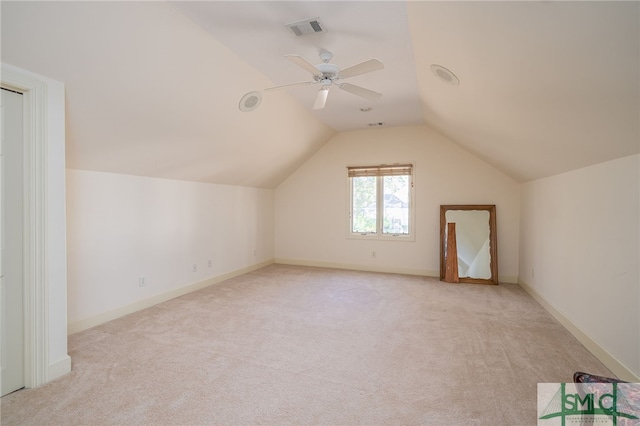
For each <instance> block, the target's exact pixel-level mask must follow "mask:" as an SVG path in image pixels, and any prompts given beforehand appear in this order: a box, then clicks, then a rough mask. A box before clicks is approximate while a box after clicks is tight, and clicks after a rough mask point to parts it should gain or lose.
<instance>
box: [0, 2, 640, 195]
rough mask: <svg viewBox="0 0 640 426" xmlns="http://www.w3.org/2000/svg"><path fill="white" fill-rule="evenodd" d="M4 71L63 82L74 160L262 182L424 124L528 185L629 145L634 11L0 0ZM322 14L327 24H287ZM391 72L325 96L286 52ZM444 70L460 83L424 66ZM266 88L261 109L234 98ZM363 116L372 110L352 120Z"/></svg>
mask: <svg viewBox="0 0 640 426" xmlns="http://www.w3.org/2000/svg"><path fill="white" fill-rule="evenodd" d="M0 8H1V9H0V10H1V15H2V17H1V18H2V27H1V35H2V46H1V47H2V50H1V52H0V54H1V59H2V62H5V63H9V64H12V65H15V66H18V67H21V68H25V69H27V70H30V71H33V72H36V73H39V74H42V75H45V76H48V77H51V78H54V79H57V80H59V81H62V82H64V83H65V84H66V97H67V100H66V102H67V106H66V125H67V166H68V167H71V168H78V169H86V170H97V171H107V172H114V173H125V174H133V175H142V176H155V177H162V178H169V179H181V180H193V181H202V182H214V183H222V184H233V185H247V186H257V187H267V188H273V187H275V186H277V185H278V184H279V183H280V182H281V181H282V180H283V179H284V178H285V177H286V176H288V175H289V174H290V173H291V172H292V171H293V170H295V168H297V167H298V166H299V165H300V164H302V163H303V162H304V161H305V160H306V159H307V158H309V157H310V156H311V155H313V153H314V152H316V151H317V150H318V149H319V148H320V147H321V146H322V145H323V144H324V143H325V142H326V141H327V140H329V139H330V138H331V137H332V136H333V135H334V134H335V133H336V132H339V131H349V130H353V129H360V128H367V127H368V126H369V123H384V124H383V125H384V126H386V127H393V126H404V125H427V126H430V127H432V128H434V129H436V130H437V131H439V132H440V133H442V134H443V135H445V136H447V137H448V138H449V139H450V140H452V141H453V142H454V143H457V144H459V145H460V146H462V147H464V148H465V149H467V150H469V151H471V152H473V153H475V154H476V155H478V156H479V157H480V158H482V159H484V160H485V161H487V162H488V163H490V164H492V165H494V166H495V167H497V168H498V169H500V170H502V171H503V172H504V173H506V174H508V175H509V176H511V177H513V178H514V179H517V180H519V181H527V180H531V179H537V178H540V177H544V176H549V175H553V174H557V173H561V172H564V171H568V170H573V169H576V168H580V167H584V166H588V165H591V164H595V163H599V162H602V161H606V160H610V159H614V158H619V157H623V156H626V155H631V154H635V153H638V152H639V148H640V18H639V17H640V3H639V2H635V1H634V2H610V1H605V2H549V1H544V2H418V1H415V2H408V3H406V2H400V1H389V2H361V1H354V2H343V1H324V2H314V1H286V2H275V1H263V2H232V1H229V2H224V1H211V2H207V1H201V2H184V1H176V2H9V1H3V2H2V3H1V4H0ZM307 18H320V20H321V22H322V24H323V25H324V26H325V27H326V29H327V32H326V33H322V34H310V35H304V36H301V37H296V36H294V35H293V34H292V33H291V32H290V31H289V30H288V29H287V28H286V27H285V24H288V23H291V22H295V21H299V20H303V19H307ZM320 49H325V50H329V51H331V52H332V53H333V55H334V56H333V59H332V61H331V62H332V63H335V64H336V65H338V66H339V67H341V68H345V67H348V66H351V65H354V64H357V63H360V62H362V61H365V60H368V59H370V58H377V59H379V60H381V61H382V62H383V63H384V69H382V70H379V71H375V72H371V73H368V74H363V75H358V76H354V77H351V78H350V79H349V80H348V81H349V83H352V84H355V85H358V86H362V87H365V88H367V89H371V90H374V91H377V92H380V93H382V94H383V96H382V98H381V99H380V100H378V101H370V100H367V99H364V98H361V97H358V96H355V95H353V94H352V93H347V92H345V91H342V90H339V87H335V86H334V87H333V88H332V89H331V90H330V93H329V98H328V101H327V105H326V107H325V108H324V109H322V110H313V109H312V105H313V100H314V98H315V94H316V92H317V90H318V86H317V85H309V86H295V87H290V88H284V89H280V90H274V91H266V92H264V89H266V88H270V87H273V86H279V85H284V84H288V83H294V82H300V81H305V80H311V78H310V77H311V76H310V75H309V74H308V73H307V72H306V71H305V70H304V69H302V68H300V67H296V66H295V65H294V64H292V63H291V62H290V61H287V60H286V59H285V58H284V55H285V54H296V55H300V56H302V57H304V58H305V59H307V60H308V61H309V62H311V63H312V64H314V65H315V64H316V63H319V62H320V59H319V58H318V53H319V50H320ZM433 64H437V65H440V66H443V67H445V68H447V69H449V70H450V71H452V72H453V73H454V74H455V75H456V76H457V78H458V79H459V84H458V85H451V84H447V82H446V81H443V80H442V79H441V78H438V77H437V76H436V74H435V73H434V72H432V67H431V66H432V65H433ZM250 91H260V92H262V95H263V100H262V104H261V105H260V106H259V108H257V109H256V110H254V111H251V112H241V111H240V110H239V108H238V104H239V101H240V99H241V98H242V96H243V95H244V94H245V93H247V92H250ZM361 109H365V110H368V109H370V110H368V111H364V112H363V111H361Z"/></svg>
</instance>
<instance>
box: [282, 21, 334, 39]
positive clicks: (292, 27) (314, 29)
mask: <svg viewBox="0 0 640 426" xmlns="http://www.w3.org/2000/svg"><path fill="white" fill-rule="evenodd" d="M285 26H286V27H287V28H289V31H291V33H292V34H293V35H295V36H296V37H300V36H304V35H309V34H320V33H326V32H327V28H326V27H325V26H324V25H323V24H322V22H320V18H312V19H306V20H304V21H299V22H292V23H290V24H286V25H285Z"/></svg>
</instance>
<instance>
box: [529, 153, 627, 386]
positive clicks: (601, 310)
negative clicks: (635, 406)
mask: <svg viewBox="0 0 640 426" xmlns="http://www.w3.org/2000/svg"><path fill="white" fill-rule="evenodd" d="M639 165H640V156H638V155H633V156H630V157H625V158H622V159H618V160H613V161H609V162H605V163H601V164H597V165H595V166H591V167H587V168H583V169H579V170H575V171H572V172H568V173H564V174H560V175H557V176H553V177H549V178H545V179H539V180H536V181H532V182H528V183H526V184H523V185H522V204H521V217H520V226H521V234H520V281H521V283H522V284H523V285H524V286H525V287H526V288H529V289H532V290H533V292H534V294H536V295H538V296H539V297H540V298H541V299H542V301H543V302H546V303H547V304H548V305H550V307H551V310H552V311H553V310H556V311H558V312H559V313H561V315H562V316H564V317H565V318H566V320H568V322H569V323H567V324H565V325H568V328H569V329H570V330H571V329H572V328H573V331H574V334H577V335H579V336H580V335H581V333H584V336H583V337H584V339H583V343H584V344H585V345H587V346H588V347H589V346H590V341H591V342H593V343H595V344H596V345H599V346H600V347H601V348H597V347H595V348H594V347H589V349H591V350H592V352H594V353H595V354H596V355H599V357H600V358H601V359H603V357H604V358H608V359H603V361H605V363H606V364H607V366H608V367H609V368H610V369H612V370H613V371H614V373H616V374H617V375H619V376H623V377H626V378H627V379H628V380H634V379H635V381H637V377H638V376H640V316H639V315H640V314H639V313H640V278H639V274H638V263H639V261H640V252H639V249H638V244H639V232H640V227H639V222H640V211H639V209H638V204H639V201H638V200H639V193H640V187H639V185H640V184H639V181H640V176H639V169H640V167H639ZM576 329H577V332H576ZM591 346H593V345H591ZM603 350H604V352H603ZM609 356H610V357H612V359H611V358H609ZM616 362H619V363H621V364H622V366H618V367H617V366H616ZM629 372H631V373H633V374H635V378H634V377H633V375H631V374H629Z"/></svg>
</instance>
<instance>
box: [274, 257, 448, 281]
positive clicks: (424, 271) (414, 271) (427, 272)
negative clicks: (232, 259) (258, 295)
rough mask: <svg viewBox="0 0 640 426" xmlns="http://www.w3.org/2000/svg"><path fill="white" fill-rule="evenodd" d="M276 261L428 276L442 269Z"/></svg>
mask: <svg viewBox="0 0 640 426" xmlns="http://www.w3.org/2000/svg"><path fill="white" fill-rule="evenodd" d="M274 263H279V264H282V265H299V266H315V267H318V268H333V269H347V270H350V271H365V272H385V273H388V274H403V275H420V276H426V277H439V276H440V271H432V270H428V269H409V268H392V267H385V266H373V265H352V264H347V263H336V262H318V261H315V260H303V259H284V258H276V259H275V261H274Z"/></svg>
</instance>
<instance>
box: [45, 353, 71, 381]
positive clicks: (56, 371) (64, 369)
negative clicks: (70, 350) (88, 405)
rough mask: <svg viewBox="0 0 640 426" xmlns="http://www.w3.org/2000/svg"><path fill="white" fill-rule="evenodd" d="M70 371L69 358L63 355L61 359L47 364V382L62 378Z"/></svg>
mask: <svg viewBox="0 0 640 426" xmlns="http://www.w3.org/2000/svg"><path fill="white" fill-rule="evenodd" d="M70 371H71V357H70V356H69V355H65V356H64V357H63V358H62V359H59V360H58V361H56V362H53V363H51V364H49V366H48V368H47V382H50V381H51V380H54V379H57V378H58V377H62V376H64V375H65V374H67V373H69V372H70Z"/></svg>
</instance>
